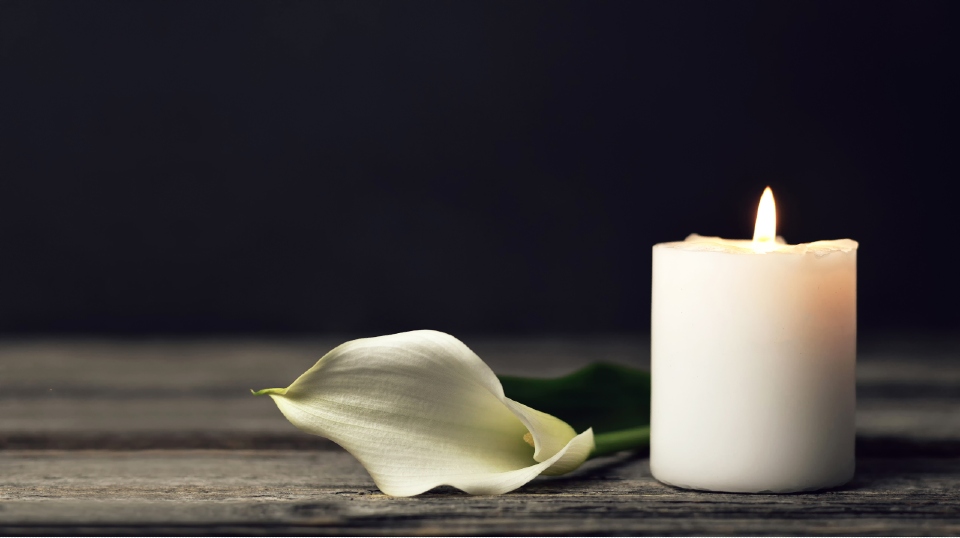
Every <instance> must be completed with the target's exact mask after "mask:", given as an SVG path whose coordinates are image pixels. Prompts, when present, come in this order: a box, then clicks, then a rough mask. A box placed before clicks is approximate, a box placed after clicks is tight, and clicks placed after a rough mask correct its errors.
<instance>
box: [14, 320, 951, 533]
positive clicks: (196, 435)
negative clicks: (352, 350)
mask: <svg viewBox="0 0 960 538" xmlns="http://www.w3.org/2000/svg"><path fill="white" fill-rule="evenodd" d="M337 343H338V339H316V340H292V341H281V340H277V341H265V340H242V341H238V340H206V341H167V342H157V341H144V342H111V341H90V340H83V341H54V342H51V341H34V342H6V343H0V533H6V534H143V533H152V534H319V535H326V534H369V535H380V534H426V535H451V534H456V535H476V534H546V535H550V534H639V535H643V534H655V535H664V534H741V535H742V534H758V535H759V534H780V535H783V534H829V535H837V534H861V535H863V534H866V535H890V534H894V535H951V534H952V535H955V534H960V494H958V493H957V492H958V491H960V360H958V359H960V354H958V353H957V350H958V349H960V348H958V346H957V345H955V344H954V343H953V342H949V341H948V342H938V343H936V344H935V345H934V344H932V343H930V342H929V341H926V340H920V339H918V340H916V341H915V342H912V341H910V340H904V339H899V340H896V341H893V342H892V343H890V344H877V345H874V346H873V347H872V348H867V349H864V350H863V351H862V352H861V354H860V359H859V364H858V392H859V402H858V417H857V418H858V446H857V451H858V470H857V475H856V478H855V480H854V481H853V482H852V483H851V484H849V485H848V486H845V487H844V488H840V489H837V490H833V491H827V492H819V493H811V494H799V495H727V494H715V493H702V492H694V491H686V490H680V489H675V488H671V487H668V486H665V485H662V484H659V483H658V482H656V481H655V480H653V479H652V478H651V477H650V474H649V468H648V463H647V460H646V458H645V455H643V454H633V455H628V454H621V455H617V456H614V457H609V458H601V459H598V460H593V461H590V462H588V463H587V465H586V466H584V468H582V469H581V470H579V471H577V472H576V473H574V474H572V475H568V476H565V477H558V478H541V479H537V480H535V481H534V482H532V483H531V484H529V485H527V486H525V487H524V488H521V489H520V490H518V491H515V492H513V493H510V494H507V495H501V496H497V497H471V496H468V495H464V494H462V493H460V492H457V491H456V490H453V489H451V488H440V489H438V490H434V491H432V492H430V493H428V494H425V495H421V496H419V497H415V498H408V499H396V498H390V497H387V496H384V495H382V494H380V493H379V491H378V490H377V489H376V488H375V486H374V485H373V483H372V481H371V480H370V478H369V476H367V475H366V473H365V472H364V471H363V469H362V467H360V466H359V464H357V463H356V461H355V460H353V459H352V458H351V457H350V456H349V455H348V454H346V453H345V452H343V451H342V450H340V449H339V448H338V447H336V446H335V445H333V444H331V443H329V442H327V441H325V440H323V439H320V438H316V437H311V436H307V435H304V434H302V433H300V432H298V431H297V430H295V429H293V428H292V426H290V425H289V423H287V422H286V420H284V419H283V417H282V416H281V415H280V414H279V412H278V411H277V410H276V408H275V406H273V405H272V402H270V401H269V400H266V399H262V398H255V397H252V396H249V392H248V389H249V388H262V387H265V386H283V385H286V384H287V383H289V381H291V380H292V379H293V378H295V377H296V376H297V375H299V373H300V372H302V371H303V370H305V369H306V368H308V367H309V366H310V365H312V364H313V363H314V362H315V360H316V359H317V358H318V357H319V356H321V355H322V354H323V353H324V352H325V351H327V350H328V349H330V348H331V347H333V346H334V345H336V344H337ZM467 343H468V344H469V345H471V347H473V348H474V349H475V350H476V351H477V352H478V354H480V355H481V356H482V357H483V358H484V359H485V360H487V361H488V362H489V363H490V364H491V365H492V366H493V367H494V368H495V369H496V370H497V371H498V372H502V373H511V374H520V375H530V374H538V375H559V374H563V373H566V372H569V371H572V370H574V369H576V368H578V367H580V366H582V365H583V364H586V363H588V362H590V361H594V360H609V361H611V362H618V363H622V364H634V365H637V366H643V365H645V364H647V361H648V358H649V356H648V343H647V342H646V341H645V340H643V339H641V338H619V339H609V338H595V339H587V340H564V339H541V340H513V341H510V340H489V339H488V340H484V339H480V340H475V341H471V340H469V339H467Z"/></svg>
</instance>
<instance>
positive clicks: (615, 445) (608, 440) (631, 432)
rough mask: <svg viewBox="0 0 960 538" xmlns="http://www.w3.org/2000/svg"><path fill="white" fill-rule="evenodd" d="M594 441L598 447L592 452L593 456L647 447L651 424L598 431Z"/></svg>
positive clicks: (591, 455)
mask: <svg viewBox="0 0 960 538" xmlns="http://www.w3.org/2000/svg"><path fill="white" fill-rule="evenodd" d="M593 442H594V443H596V445H597V447H596V448H594V449H593V452H591V453H590V457H591V458H596V457H599V456H606V455H608V454H613V453H614V452H620V451H621V450H634V449H637V448H647V447H649V446H650V426H641V427H639V428H629V429H626V430H617V431H614V432H606V433H598V434H597V435H594V436H593Z"/></svg>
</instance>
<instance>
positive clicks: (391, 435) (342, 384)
mask: <svg viewBox="0 0 960 538" xmlns="http://www.w3.org/2000/svg"><path fill="white" fill-rule="evenodd" d="M255 394H269V395H270V396H271V397H272V398H273V400H274V401H275V402H276V404H277V406H278V407H279V408H280V411H281V412H283V414H284V416H286V417H287V419H288V420H289V421H290V422H292V423H293V424H294V425H295V426H296V427H298V428H300V429H301V430H303V431H306V432H308V433H312V434H315V435H320V436H323V437H326V438H329V439H331V440H332V441H334V442H335V443H337V444H338V445H340V446H342V447H343V448H345V449H346V450H347V451H348V452H350V453H351V454H352V455H353V456H354V457H356V458H357V459H358V460H360V463H361V464H363V466H364V467H365V468H366V469H367V471H368V472H369V473H370V475H371V476H372V477H373V480H374V482H376V484H377V487H379V488H380V490H381V491H383V492H384V493H386V494H388V495H395V496H408V495H417V494H419V493H423V492H425V491H427V490H430V489H432V488H434V487H436V486H440V485H450V486H453V487H456V488H458V489H461V490H463V491H465V492H467V493H471V494H478V495H483V494H487V495H490V494H500V493H505V492H508V491H512V490H514V489H516V488H518V487H520V486H522V485H524V484H526V483H527V482H529V481H530V480H533V479H534V478H535V477H537V476H538V475H540V474H547V475H557V474H563V473H566V472H569V471H572V470H574V469H576V468H577V467H579V466H580V465H581V464H582V463H583V462H584V461H585V460H586V459H587V457H588V456H589V455H590V452H591V451H592V450H593V448H594V439H593V431H592V430H589V429H588V430H587V431H585V432H583V433H581V434H580V435H577V433H576V432H575V431H574V430H573V428H571V427H570V426H569V425H568V424H567V423H565V422H563V421H562V420H560V419H558V418H556V417H553V416H551V415H548V414H546V413H541V412H540V411H537V410H535V409H531V408H529V407H527V406H525V405H523V404H521V403H518V402H515V401H513V400H511V399H509V398H507V397H506V396H504V393H503V388H502V386H501V385H500V381H499V380H498V379H497V376H496V375H495V374H494V373H493V371H492V370H491V369H490V368H489V367H488V366H487V365H486V364H485V363H484V362H483V361H482V360H480V358H479V357H478V356H477V355H476V354H475V353H474V352H473V351H471V350H470V348H468V347H467V346H466V345H464V344H463V342H461V341H459V340H457V339H456V338H454V337H453V336H450V335H449V334H445V333H441V332H436V331H413V332H407V333H400V334H394V335H389V336H380V337H376V338H364V339H360V340H353V341H351V342H347V343H345V344H342V345H340V346H339V347H337V348H336V349H334V350H333V351H331V352H329V353H327V354H326V355H325V356H324V357H323V358H321V359H320V360H319V361H318V362H317V364H316V365H315V366H313V368H310V369H309V370H307V372H305V373H304V374H303V375H301V376H300V377H299V378H298V379H297V380H296V381H294V382H293V384H292V385H290V386H289V387H287V388H285V389H264V390H262V391H259V392H256V393H255ZM531 441H532V442H531Z"/></svg>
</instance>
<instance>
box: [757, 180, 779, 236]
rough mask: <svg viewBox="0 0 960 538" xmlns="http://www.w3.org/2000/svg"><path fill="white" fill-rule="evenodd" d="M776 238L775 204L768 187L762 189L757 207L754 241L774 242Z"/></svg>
mask: <svg viewBox="0 0 960 538" xmlns="http://www.w3.org/2000/svg"><path fill="white" fill-rule="evenodd" d="M776 239H777V205H776V203H774V201H773V191H772V190H770V187H767V188H766V189H764V190H763V196H761V197H760V207H759V208H758V209H757V225H756V226H755V227H754V228H753V242H754V243H774V242H775V241H776Z"/></svg>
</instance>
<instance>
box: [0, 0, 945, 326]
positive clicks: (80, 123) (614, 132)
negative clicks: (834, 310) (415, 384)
mask: <svg viewBox="0 0 960 538" xmlns="http://www.w3.org/2000/svg"><path fill="white" fill-rule="evenodd" d="M957 23H958V20H957V18H956V17H955V16H954V8H953V6H952V5H951V4H950V3H931V2H926V3H924V2H902V3H891V2H876V1H872V2H865V3H842V2H745V3H743V2H738V3H734V2H680V1H666V2H631V3H625V2H559V1H558V2H532V1H531V2H514V1H509V2H464V1H449V2H400V1H386V2H372V1H362V0H358V1H345V2H241V1H235V2H213V1H204V2H172V1H165V2H145V1H137V2H122V1H119V2H80V1H70V2H62V3H61V2H24V1H9V0H5V1H0V245H2V258H0V331H2V332H4V333H6V334H8V335H11V334H14V335H15V334H20V333H36V332H41V333H57V332H71V333H75V332H90V333H106V334H151V333H181V332H183V333H206V332H253V331H258V332H296V331H305V332H326V331H336V332H353V333H358V332H359V333H368V334H373V333H382V332H390V331H398V330H406V329H413V328H436V329H441V330H447V331H452V332H455V333H464V332H471V333H477V332H494V333H534V332H535V333H600V332H638V333H642V332H645V331H647V330H648V327H649V303H650V290H649V288H650V247H651V245H653V244H654V243H657V242H661V241H669V240H678V239H682V238H683V237H684V236H685V235H687V234H688V233H690V232H699V233H702V234H711V235H722V236H727V237H742V238H747V237H749V236H750V234H751V232H752V226H753V219H754V216H755V211H756V203H757V200H758V199H759V196H760V192H761V190H762V189H763V187H764V186H765V185H767V184H769V185H771V186H772V187H773V189H774V193H775V194H776V196H777V202H778V208H779V217H780V224H781V228H780V232H781V233H782V234H783V235H784V236H786V238H787V239H788V240H789V241H791V242H805V241H811V240H816V239H828V238H839V237H850V238H854V239H857V240H859V241H860V242H861V250H860V256H859V264H860V267H859V279H860V280H859V293H860V296H859V300H860V302H859V305H860V327H861V330H862V331H863V332H867V333H871V332H873V333H875V332H879V331H889V330H940V331H949V330H956V329H960V309H958V308H957V302H958V298H960V294H958V291H957V276H958V275H957V272H958V271H957V268H956V267H957V266H956V265H955V262H954V261H953V260H952V259H953V258H955V257H956V256H954V255H953V251H955V250H956V249H957V246H955V245H954V242H955V236H956V233H957V231H958V226H957V218H958V211H957V209H956V207H957V206H956V197H955V196H954V194H953V192H952V191H951V188H952V184H953V182H954V181H955V179H956V178H957V171H958V170H957V158H956V151H957V142H958V137H957V134H956V133H957V126H958V119H960V118H958V114H957V104H956V102H957V99H958V96H960V84H958V62H957V50H958V49H957V27H958V26H957Z"/></svg>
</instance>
